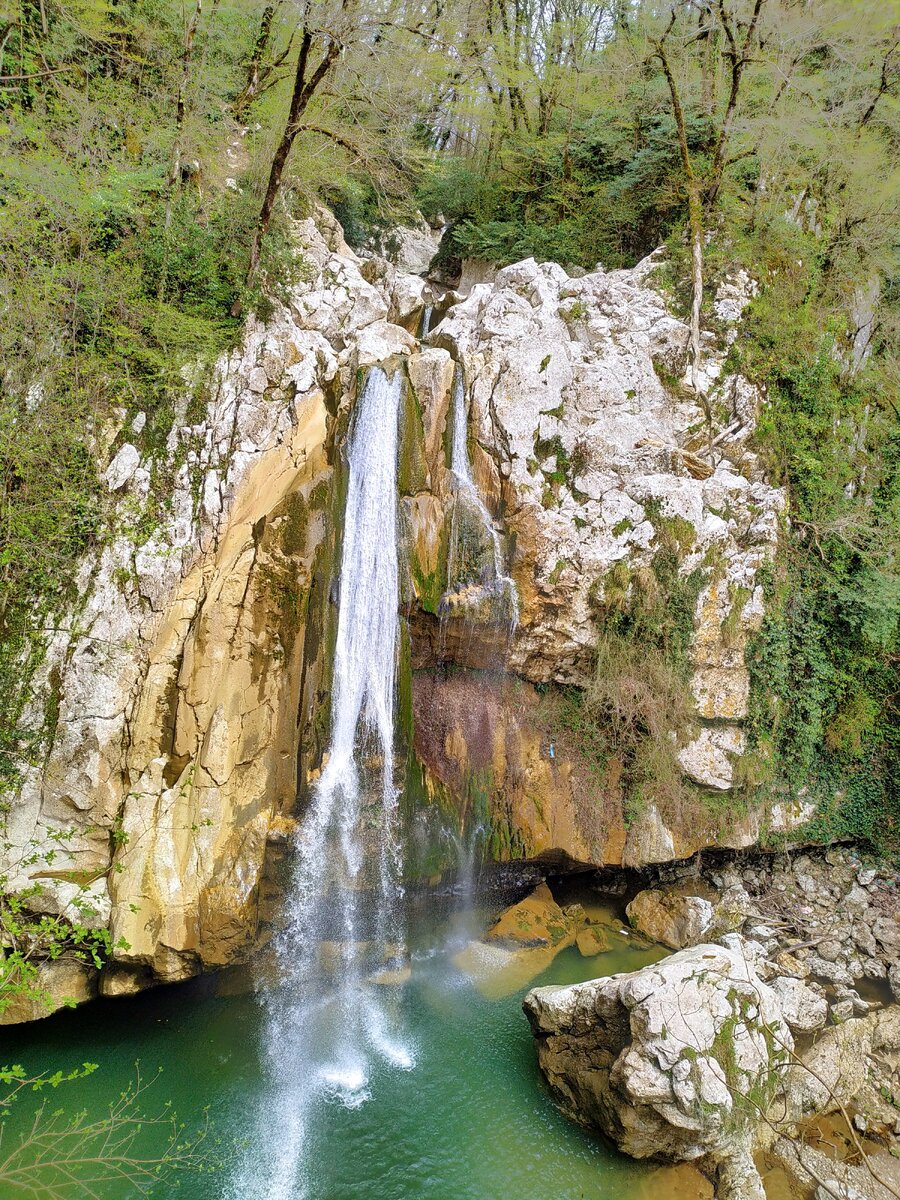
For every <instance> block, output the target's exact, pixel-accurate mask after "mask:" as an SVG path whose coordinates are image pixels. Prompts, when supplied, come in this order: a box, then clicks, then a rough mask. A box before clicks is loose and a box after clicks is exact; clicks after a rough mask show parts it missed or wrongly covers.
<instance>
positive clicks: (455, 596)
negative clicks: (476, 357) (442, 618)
mask: <svg viewBox="0 0 900 1200" xmlns="http://www.w3.org/2000/svg"><path fill="white" fill-rule="evenodd" d="M452 419H453V437H452V441H451V448H450V470H451V471H452V472H453V477H454V484H455V491H456V501H455V504H454V509H453V528H452V536H451V541H450V554H449V562H448V572H449V579H450V585H451V589H452V590H451V591H450V592H448V595H447V597H446V599H447V603H448V606H450V607H452V606H453V605H454V604H461V605H462V606H463V607H464V608H466V609H471V608H472V607H474V606H479V605H480V604H481V603H482V602H483V601H485V600H486V601H487V602H488V605H489V608H490V610H491V612H490V615H491V616H492V617H493V618H494V619H495V620H496V619H499V620H501V621H505V622H507V623H509V624H510V625H511V626H512V625H515V623H516V620H517V617H518V610H519V597H518V592H517V590H516V585H515V583H514V582H513V580H512V579H511V577H510V576H509V575H507V574H506V571H505V570H504V562H503V546H502V543H501V541H500V534H499V533H498V532H497V530H496V528H495V527H494V522H493V519H492V517H491V514H490V513H489V512H488V510H487V506H486V505H485V503H484V501H483V500H482V499H481V496H480V495H479V493H478V487H477V486H476V484H475V480H474V478H473V476H472V464H471V462H470V460H469V446H468V437H469V428H468V414H467V412H466V395H465V387H464V384H463V373H462V369H461V368H460V367H459V366H457V368H456V371H455V373H454V376H453V394H452Z"/></svg>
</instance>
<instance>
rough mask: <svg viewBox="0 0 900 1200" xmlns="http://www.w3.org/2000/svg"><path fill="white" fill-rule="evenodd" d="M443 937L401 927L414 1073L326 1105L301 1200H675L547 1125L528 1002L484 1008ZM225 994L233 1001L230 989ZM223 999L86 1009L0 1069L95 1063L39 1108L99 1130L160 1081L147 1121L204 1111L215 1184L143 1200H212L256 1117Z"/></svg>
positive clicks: (231, 1012)
mask: <svg viewBox="0 0 900 1200" xmlns="http://www.w3.org/2000/svg"><path fill="white" fill-rule="evenodd" d="M450 928H451V923H450V922H447V923H445V924H444V925H443V926H442V925H441V923H440V922H438V923H437V926H435V922H434V920H433V918H432V917H431V916H430V915H429V916H428V917H427V918H426V917H425V915H424V914H423V915H422V916H420V918H419V919H418V920H416V918H415V917H414V918H413V921H412V929H413V938H412V941H413V946H414V953H413V963H412V973H411V976H410V978H409V980H408V982H406V983H405V984H404V985H403V987H402V1008H403V1015H404V1027H405V1029H406V1030H407V1031H408V1035H409V1041H410V1042H411V1043H412V1046H413V1049H414V1052H415V1056H416V1066H415V1069H414V1070H412V1071H392V1070H391V1069H390V1068H388V1067H387V1066H384V1067H382V1068H381V1069H377V1070H376V1073H375V1075H374V1077H373V1079H372V1083H371V1092H372V1099H371V1100H370V1101H369V1102H368V1103H366V1104H364V1105H362V1106H361V1107H359V1108H356V1109H353V1110H350V1109H347V1108H344V1107H342V1106H340V1105H338V1104H327V1105H323V1107H322V1108H321V1109H320V1110H319V1112H318V1113H317V1114H316V1117H315V1120H314V1122H313V1126H312V1129H311V1133H310V1138H309V1141H308V1144H307V1152H306V1156H305V1161H306V1163H307V1180H306V1183H307V1190H308V1196H309V1200H582V1198H590V1200H644V1197H647V1196H649V1195H651V1194H652V1195H653V1196H658V1197H660V1200H662V1198H663V1197H665V1198H666V1200H668V1198H669V1197H670V1196H674V1195H675V1194H676V1187H675V1185H674V1183H673V1184H672V1186H657V1183H656V1182H654V1183H653V1184H652V1186H651V1185H650V1184H649V1183H648V1181H650V1180H653V1181H656V1180H657V1178H658V1177H659V1174H660V1173H659V1172H653V1171H652V1169H650V1168H648V1167H646V1166H641V1165H639V1164H636V1163H632V1162H630V1161H629V1160H627V1159H624V1158H622V1157H620V1156H619V1155H618V1154H616V1153H615V1152H614V1151H613V1150H611V1149H610V1148H609V1147H607V1146H606V1145H604V1144H603V1143H602V1142H601V1141H599V1140H597V1139H595V1138H593V1137H591V1136H589V1135H588V1134H587V1133H585V1132H583V1131H581V1130H580V1129H579V1128H578V1127H577V1126H575V1125H573V1124H572V1123H570V1122H569V1121H567V1120H566V1119H565V1118H564V1117H562V1116H561V1115H560V1114H559V1113H558V1112H557V1110H556V1109H555V1108H554V1106H553V1104H552V1103H551V1101H550V1099H549V1098H548V1096H547V1094H546V1092H545V1091H544V1089H543V1087H542V1084H541V1081H540V1077H539V1074H538V1070H537V1066H536V1059H535V1054H534V1049H533V1046H532V1041H531V1034H530V1031H529V1028H528V1023H527V1021H526V1019H525V1017H524V1015H523V1013H522V1010H521V998H522V996H523V995H524V993H525V991H526V990H527V988H526V987H522V988H521V989H520V990H518V991H516V992H514V993H513V994H510V995H508V996H505V997H503V998H500V999H496V1000H488V999H486V998H485V997H484V996H483V995H482V994H481V993H480V992H479V991H478V990H477V989H476V988H475V987H474V986H473V985H472V983H471V982H470V981H469V980H468V979H467V977H466V976H464V975H463V974H461V973H460V972H459V971H458V970H457V969H456V967H455V966H454V963H453V953H454V950H455V949H457V948H458V941H456V942H455V944H454V938H451V936H450V934H449V932H448V931H449V930H450ZM455 937H456V938H458V929H457V930H456V934H455ZM659 955H660V952H659V951H658V950H656V949H650V948H646V947H645V948H639V947H637V946H635V945H633V944H631V939H629V938H627V937H625V936H620V935H618V934H616V933H613V935H612V946H611V949H610V952H609V953H605V954H602V955H600V956H598V957H596V958H593V959H585V958H582V957H581V956H580V955H579V954H578V952H577V951H576V950H575V949H574V948H573V949H568V950H564V951H563V952H562V953H561V954H560V955H558V957H557V958H556V960H555V961H554V962H553V963H552V965H551V966H550V967H548V968H547V969H546V970H544V971H543V973H542V974H541V975H540V976H539V977H538V978H536V979H535V980H533V981H532V982H531V983H530V984H529V985H528V986H534V985H535V984H544V983H569V982H575V981H579V980H582V979H586V978H592V977H595V976H597V975H607V974H613V973H615V972H616V971H622V970H634V969H635V968H636V967H638V966H641V965H643V964H644V963H646V962H649V961H652V960H654V959H655V958H658V957H659ZM224 982H225V984H226V986H227V987H231V988H234V987H235V986H236V985H240V981H239V980H236V979H235V977H234V976H232V977H231V978H230V979H228V980H226V981H224ZM222 991H223V980H216V979H213V978H208V979H202V980H196V981H192V982H191V983H188V984H184V985H180V986H177V987H169V988H160V989H157V990H155V991H152V992H147V993H144V994H142V995H140V996H137V997H133V998H130V999H119V1000H105V1001H98V1002H96V1003H94V1004H92V1005H88V1006H86V1007H84V1008H81V1009H78V1010H76V1011H72V1012H64V1013H61V1014H58V1015H56V1016H54V1017H51V1018H49V1019H48V1020H46V1021H43V1022H40V1023H37V1024H35V1025H33V1026H29V1027H24V1028H18V1029H11V1030H5V1031H3V1035H2V1039H0V1060H2V1061H3V1062H11V1061H15V1062H21V1063H23V1064H24V1065H25V1067H26V1068H27V1069H28V1070H29V1071H30V1072H33V1073H37V1072H40V1071H51V1070H56V1069H58V1068H61V1067H69V1066H75V1065H77V1064H79V1063H81V1062H83V1061H90V1062H96V1063H98V1064H99V1066H100V1069H99V1070H98V1071H97V1072H96V1073H95V1074H94V1075H92V1076H91V1077H89V1078H88V1079H86V1080H83V1081H80V1082H77V1083H73V1084H67V1085H64V1087H62V1088H60V1089H59V1090H58V1091H57V1092H55V1093H54V1094H53V1099H52V1103H53V1105H54V1106H60V1107H66V1106H68V1107H69V1108H70V1109H71V1110H72V1111H76V1110H78V1109H81V1108H87V1110H88V1112H89V1113H90V1114H92V1115H98V1116H99V1115H100V1114H101V1113H102V1111H103V1108H104V1106H105V1104H106V1103H107V1102H108V1101H109V1099H110V1097H111V1096H112V1095H114V1094H115V1093H117V1092H118V1091H119V1090H121V1088H123V1087H125V1086H126V1085H127V1083H128V1082H129V1080H131V1079H133V1078H134V1064H135V1062H137V1061H139V1062H140V1070H141V1074H142V1076H143V1077H144V1078H147V1077H149V1076H151V1075H153V1074H154V1073H155V1072H156V1071H157V1070H158V1069H160V1068H161V1069H162V1075H161V1077H160V1078H159V1079H158V1080H157V1081H156V1082H155V1083H154V1084H153V1087H152V1088H151V1091H150V1093H149V1094H148V1098H147V1104H146V1107H147V1109H154V1108H157V1109H158V1108H160V1107H161V1106H162V1105H163V1103H164V1102H165V1101H171V1102H172V1103H173V1105H174V1106H175V1108H176V1109H177V1111H178V1115H179V1117H180V1118H181V1120H183V1121H185V1122H186V1123H187V1126H188V1128H189V1129H190V1128H192V1127H195V1126H197V1125H198V1124H199V1123H201V1122H202V1120H203V1110H204V1108H207V1109H208V1113H209V1121H210V1134H209V1136H208V1138H207V1141H206V1149H207V1151H208V1152H209V1154H210V1158H211V1160H212V1162H213V1164H214V1165H215V1168H216V1169H215V1170H214V1171H213V1172H212V1173H202V1172H197V1173H194V1172H191V1173H187V1174H184V1175H182V1176H181V1178H180V1182H179V1181H178V1180H176V1181H175V1182H167V1183H165V1184H163V1185H160V1186H159V1187H158V1188H157V1189H156V1190H155V1191H154V1192H153V1193H152V1194H153V1195H154V1196H159V1197H168V1196H184V1197H191V1200H220V1197H223V1196H224V1195H226V1194H227V1193H228V1181H229V1179H230V1178H232V1177H233V1176H234V1175H235V1174H237V1171H238V1169H239V1167H240V1164H241V1161H242V1156H243V1155H244V1153H245V1146H246V1143H247V1140H248V1139H249V1138H251V1137H252V1135H253V1131H254V1130H255V1129H257V1128H258V1122H259V1116H260V1106H262V1105H265V1103H266V1101H265V1096H266V1088H265V1083H266V1081H265V1078H264V1074H263V1065H262V1063H263V1057H262V1052H261V1046H260V1034H261V1032H262V1013H261V1010H260V1007H259V1005H258V1003H257V1001H256V1000H255V999H254V997H253V995H252V994H249V993H246V992H245V993H244V994H238V995H225V994H222ZM17 1108H18V1111H17V1112H15V1113H14V1115H13V1117H12V1118H11V1120H10V1123H9V1124H10V1128H8V1129H7V1132H6V1142H5V1146H4V1149H5V1151H6V1152H8V1150H9V1149H10V1141H9V1139H10V1138H14V1137H15V1136H16V1132H17V1126H18V1125H19V1124H20V1123H21V1122H22V1121H24V1119H25V1117H26V1116H27V1115H30V1112H32V1111H33V1109H34V1103H33V1102H32V1101H31V1098H30V1097H28V1098H26V1100H25V1101H24V1102H22V1103H20V1104H19V1105H18V1106H17ZM142 1136H143V1135H142ZM672 1178H673V1179H674V1176H673V1177H672ZM648 1187H649V1188H650V1190H649V1191H648ZM85 1194H86V1193H84V1192H82V1191H80V1190H79V1189H78V1188H76V1187H74V1186H73V1187H72V1190H71V1191H67V1192H64V1193H63V1195H65V1196H66V1197H68V1196H71V1198H72V1200H79V1198H80V1197H81V1196H82V1195H85ZM136 1194H137V1193H136V1191H135V1190H134V1189H133V1188H131V1187H129V1185H127V1184H123V1183H117V1184H115V1185H109V1186H107V1187H106V1188H105V1190H102V1191H100V1192H98V1195H102V1197H103V1198H104V1200H130V1198H131V1196H133V1195H136ZM679 1194H682V1195H684V1196H691V1195H693V1196H696V1195H698V1194H699V1192H697V1191H693V1192H691V1191H690V1190H688V1191H684V1192H681V1193H679ZM37 1195H38V1196H40V1195H41V1193H40V1192H38V1193H37ZM4 1200H5V1198H4Z"/></svg>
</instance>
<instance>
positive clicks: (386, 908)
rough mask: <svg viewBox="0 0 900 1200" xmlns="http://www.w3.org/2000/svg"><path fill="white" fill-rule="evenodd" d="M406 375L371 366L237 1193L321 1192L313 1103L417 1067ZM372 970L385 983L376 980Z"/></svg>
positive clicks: (359, 1093)
mask: <svg viewBox="0 0 900 1200" xmlns="http://www.w3.org/2000/svg"><path fill="white" fill-rule="evenodd" d="M402 387H403V377H402V374H401V372H400V371H396V372H395V373H394V375H393V377H392V378H388V376H387V375H386V374H385V373H384V371H382V370H381V369H380V368H373V369H372V371H371V372H370V374H369V377H368V379H367V380H366V384H365V387H364V388H363V391H362V394H361V395H360V398H359V401H358V403H357V409H356V414H355V421H354V426H353V430H352V434H351V441H350V452H349V480H348V491H347V507H346V513H345V517H344V529H343V549H342V554H341V575H340V607H339V613H338V626H337V641H336V646H335V654H334V683H333V690H332V728H331V742H330V746H329V750H328V754H327V757H326V759H325V760H324V767H323V770H322V774H321V776H320V777H319V779H318V781H317V782H316V785H315V788H314V790H313V794H312V798H311V803H310V806H309V809H308V811H307V813H306V815H305V816H304V818H303V821H302V824H301V826H300V830H299V833H298V838H297V851H298V856H297V861H296V865H295V868H294V873H293V879H292V884H291V888H290V890H289V897H290V904H291V913H290V921H289V923H288V925H287V927H286V928H285V929H284V930H283V931H282V932H281V933H280V935H279V936H278V939H277V944H276V949H277V955H278V965H279V975H280V984H279V987H278V989H277V991H274V992H272V993H271V994H270V996H269V998H268V1008H269V1012H268V1022H267V1029H266V1050H267V1058H268V1068H269V1074H270V1078H271V1097H270V1104H269V1106H268V1109H267V1111H266V1112H265V1113H264V1114H263V1117H262V1119H261V1121H260V1123H259V1131H258V1134H257V1137H256V1139H254V1142H255V1146H254V1151H252V1152H251V1153H252V1161H251V1159H249V1158H248V1160H247V1162H246V1163H245V1164H244V1167H243V1170H242V1171H241V1173H240V1177H239V1178H238V1179H236V1180H235V1181H234V1184H233V1187H232V1191H231V1193H230V1194H231V1196H232V1197H234V1200H237V1198H238V1197H241V1200H250V1198H254V1200H256V1198H258V1200H298V1198H299V1197H304V1196H307V1195H309V1194H310V1192H309V1183H310V1180H309V1178H308V1176H307V1172H306V1169H305V1168H306V1164H305V1161H304V1160H305V1154H304V1147H305V1144H306V1140H307V1136H308V1123H309V1116H310V1113H311V1109H312V1107H313V1105H314V1104H315V1103H316V1102H317V1101H322V1100H333V1101H338V1102H340V1103H342V1104H344V1105H346V1106H347V1107H349V1108H354V1107H357V1106H358V1105H360V1104H362V1103H364V1102H365V1100H367V1099H368V1098H369V1094H370V1090H369V1083H370V1074H371V1068H372V1064H373V1062H374V1061H375V1060H376V1059H380V1060H382V1061H383V1062H386V1063H387V1064H388V1065H389V1066H392V1067H395V1068H400V1069H409V1068H410V1067H411V1066H412V1065H413V1058H412V1055H411V1053H410V1051H409V1050H408V1049H407V1048H406V1047H405V1046H404V1045H403V1044H402V1043H401V1041H400V1040H399V1039H398V1037H397V1034H396V1032H395V1026H396V1024H397V1022H396V1017H395V1015H394V1014H393V1013H392V1012H391V1011H390V1005H391V1001H392V999H394V998H395V997H394V995H393V993H394V989H393V988H391V987H390V986H389V985H385V982H384V980H385V979H386V978H388V979H389V978H390V976H389V972H390V968H391V966H392V965H396V960H397V959H398V958H401V957H402V955H403V953H404V950H403V930H402V920H401V915H400V899H401V865H402V863H401V853H402V851H401V841H400V831H399V817H398V804H399V793H398V791H397V789H396V787H395V785H394V775H393V754H394V682H395V672H396V663H397V636H398V615H397V609H398V600H399V590H398V564H397V527H396V522H397V425H398V412H399V404H400V396H401V391H402ZM375 980H380V981H379V982H376V981H375Z"/></svg>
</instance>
